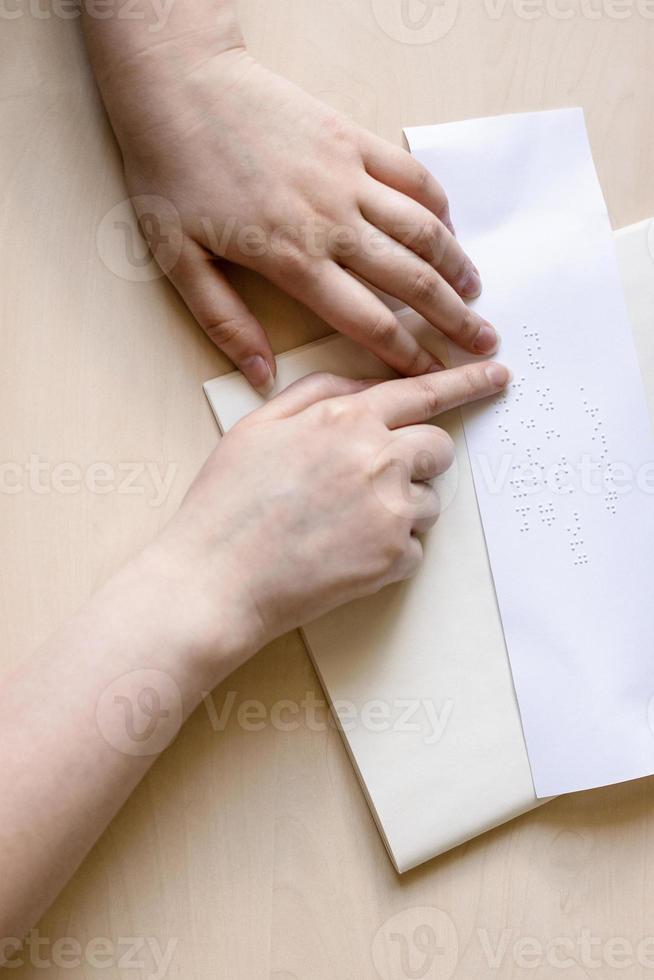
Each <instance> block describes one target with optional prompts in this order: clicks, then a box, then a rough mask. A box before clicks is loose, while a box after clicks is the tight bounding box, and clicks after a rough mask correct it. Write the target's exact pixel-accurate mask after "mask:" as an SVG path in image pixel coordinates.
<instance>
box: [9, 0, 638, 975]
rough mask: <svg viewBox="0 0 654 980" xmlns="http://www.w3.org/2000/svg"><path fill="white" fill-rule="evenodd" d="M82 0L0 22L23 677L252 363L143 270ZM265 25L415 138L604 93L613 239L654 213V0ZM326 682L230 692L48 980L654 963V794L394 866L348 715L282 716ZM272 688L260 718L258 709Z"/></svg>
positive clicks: (382, 124)
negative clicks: (213, 403)
mask: <svg viewBox="0 0 654 980" xmlns="http://www.w3.org/2000/svg"><path fill="white" fill-rule="evenodd" d="M70 9H71V8H70V7H66V6H65V5H63V4H60V5H59V6H58V7H57V8H54V7H49V6H48V5H46V2H45V0H40V2H39V3H37V0H18V2H16V0H12V2H11V3H10V2H9V0H7V2H6V3H4V4H2V10H1V11H0V20H2V30H1V32H0V93H1V98H0V135H1V139H0V145H1V146H2V153H1V160H0V168H1V169H0V173H1V177H2V180H1V183H0V198H1V200H2V209H1V211H0V242H1V247H2V273H3V274H2V287H1V292H0V303H1V311H2V338H3V343H2V357H1V359H0V376H1V378H2V382H1V384H0V415H1V418H2V435H1V437H0V438H1V450H0V462H2V463H3V464H5V465H4V467H3V470H2V473H3V482H2V493H0V540H1V541H2V563H1V564H0V609H1V611H2V626H3V643H2V658H3V663H2V667H3V668H4V669H9V668H11V667H12V666H15V665H18V664H19V663H20V661H21V659H22V658H24V657H26V656H27V655H28V654H29V652H30V650H32V649H33V648H34V646H35V645H36V644H38V643H39V642H40V641H41V640H42V639H44V638H45V637H46V636H47V635H48V634H49V633H50V632H51V631H53V630H54V629H55V627H57V625H58V624H60V623H61V622H62V621H63V620H64V619H65V618H66V617H67V616H68V615H69V614H70V613H72V611H73V610H74V609H76V608H77V607H78V606H79V605H80V604H81V603H82V602H83V601H84V599H85V598H86V597H87V596H88V595H89V594H90V593H91V592H92V591H93V590H94V589H95V588H96V587H97V586H98V584H99V583H101V582H102V581H103V580H104V579H105V578H106V577H107V575H108V574H109V573H110V572H111V571H112V570H113V569H115V568H116V567H117V566H118V565H119V564H120V563H121V562H122V561H123V560H124V559H125V558H126V557H127V556H128V555H130V554H131V553H132V552H133V551H134V550H135V549H136V548H138V546H139V545H140V544H142V543H145V542H146V541H148V540H149V539H150V538H151V537H152V536H153V535H154V534H155V533H156V531H157V529H158V528H160V527H161V526H162V525H163V523H164V522H165V521H166V520H167V518H168V517H169V516H170V515H171V514H172V513H173V511H174V509H175V507H176V505H177V503H178V502H179V500H180V498H181V496H182V494H183V493H184V491H185V489H186V487H187V486H188V484H189V482H190V480H191V479H192V476H193V474H194V473H195V471H196V470H197V469H198V468H199V466H200V464H201V462H202V461H203V459H204V458H205V457H206V455H207V454H208V453H209V451H210V450H211V448H212V446H213V445H214V444H215V442H216V439H217V430H216V426H215V423H214V421H213V419H212V417H211V415H210V411H209V407H208V405H207V404H206V402H205V399H204V396H203V393H202V390H201V383H202V382H203V381H204V380H206V379H208V378H211V377H213V376H216V375H218V374H220V373H222V372H225V371H227V370H229V365H228V363H227V361H226V360H225V358H223V357H222V356H221V355H220V354H219V353H218V352H217V351H216V350H215V349H214V348H213V347H212V345H211V344H210V342H209V341H208V340H207V339H206V338H205V336H204V335H203V334H202V332H201V331H200V329H199V328H197V327H196V326H195V324H194V322H193V321H192V319H191V317H190V315H189V314H188V313H187V312H186V310H185V308H184V306H183V304H182V303H181V302H180V300H179V299H178V298H177V296H176V294H175V292H174V291H173V289H172V288H171V287H170V286H169V285H168V284H167V282H166V281H165V280H164V279H162V278H158V277H156V276H154V275H153V270H152V267H151V266H150V265H149V264H148V262H147V259H146V260H144V261H143V262H140V263H139V262H137V263H136V264H135V263H133V262H132V263H127V265H126V264H125V261H124V260H123V261H122V263H121V257H120V248H119V247H118V245H116V241H113V240H112V239H111V233H112V229H114V230H115V228H116V227H122V226H121V225H120V221H122V220H123V219H126V218H127V217H128V215H129V212H128V210H127V209H126V208H125V207H124V206H121V202H124V200H125V197H126V191H125V188H124V185H123V181H122V176H121V169H120V160H119V155H118V152H117V149H116V146H115V143H114V140H113V136H112V133H111V130H110V128H109V126H108V124H107V121H106V118H105V116H104V113H103V109H102V106H101V104H100V102H99V98H98V95H97V93H96V90H95V88H94V83H93V80H92V78H91V75H90V72H89V68H88V65H87V62H86V57H85V51H84V47H83V44H82V40H81V34H80V25H79V20H78V19H76V18H74V17H72V16H69V14H70ZM241 14H242V22H243V26H244V31H245V35H246V38H247V40H248V43H249V46H250V48H251V50H252V52H253V53H254V54H255V55H256V56H257V57H258V58H260V59H261V60H262V61H263V62H264V63H265V64H267V65H268V66H270V67H272V68H274V69H276V70H278V71H280V72H282V73H284V74H285V75H287V76H288V77H289V78H291V79H293V80H294V81H295V82H297V83H299V84H300V85H301V86H303V87H305V88H306V89H307V90H308V91H310V92H311V93H313V94H314V95H316V96H318V97H319V98H321V99H323V100H325V101H326V102H328V103H329V104H331V105H333V106H335V107H337V108H339V109H340V110H342V111H343V112H345V113H346V114H347V115H349V116H350V117H352V118H353V119H354V120H356V121H357V122H358V123H359V124H361V125H362V126H365V127H368V128H369V129H371V130H373V131H374V132H376V133H378V134H379V135H381V136H383V137H385V138H387V139H389V140H391V141H393V142H396V143H400V142H401V140H402V136H401V127H402V126H403V125H416V124H421V123H434V122H439V121H448V120H455V119H459V118H465V117H471V116H480V115H490V114H496V113H504V112H512V111H521V110H533V109H540V108H556V107H562V106H573V105H581V106H583V108H584V109H585V111H586V115H587V122H588V126H589V130H590V137H591V143H592V146H593V150H594V154H595V159H596V162H597V166H598V169H599V173H600V178H601V181H602V184H603V187H604V190H605V194H606V197H607V201H608V206H609V210H610V214H611V218H612V221H613V224H614V227H616V228H617V227H621V226H623V225H625V224H629V223H631V222H633V221H637V220H639V219H642V218H645V217H648V216H650V215H652V214H654V99H653V98H652V52H653V51H654V3H651V2H650V3H648V2H647V0H640V2H636V0H633V2H630V0H619V2H618V0H547V2H546V0H543V2H542V3H541V2H540V0H521V2H518V0H474V2H473V0H440V2H436V3H435V4H434V2H433V0H432V2H430V3H427V2H426V0H410V2H408V0H407V2H405V3H404V4H402V3H400V0H331V2H327V0H242V3H241ZM481 179H483V174H480V180H481ZM454 219H455V221H456V204H455V203H454ZM123 230H124V231H125V235H127V234H128V232H127V230H125V229H123ZM114 237H115V236H114ZM125 241H127V239H125ZM130 241H131V240H130ZM134 247H135V248H137V247H140V246H138V243H136V244H135V245H134ZM482 272H483V270H482ZM234 281H235V282H236V283H237V284H238V285H239V286H240V288H241V289H242V291H243V295H245V296H246V297H247V299H248V301H249V302H250V303H251V305H252V307H253V308H254V310H255V312H256V313H257V314H258V315H259V317H260V318H261V319H262V321H263V322H264V324H265V325H266V327H267V328H268V329H269V332H270V335H271V337H272V340H273V345H274V348H275V350H276V351H277V352H280V351H283V350H286V349H288V348H290V347H292V346H295V345H297V344H299V343H303V342H306V341H308V340H311V339H314V338H316V337H319V336H321V335H323V334H325V333H327V330H326V328H325V327H324V325H323V324H321V323H320V322H319V321H318V320H317V319H316V318H315V317H314V316H312V315H311V314H309V313H308V312H307V311H306V310H304V309H302V308H301V307H300V306H299V305H297V304H295V303H293V302H292V301H291V300H289V299H288V298H286V297H285V296H283V295H282V294H281V293H279V292H277V291H276V290H274V289H273V288H271V287H270V286H268V285H267V284H266V283H264V282H262V281H259V280H257V279H256V278H255V277H254V276H251V275H250V274H244V273H241V272H238V273H235V275H234ZM6 464H10V465H6ZM64 464H65V465H64ZM99 464H103V465H102V466H101V467H100V468H99V469H98V465H99ZM98 476H102V480H101V481H100V482H101V486H102V492H100V489H99V485H98V479H97V478H98ZM162 481H163V483H164V485H163V487H162ZM307 697H309V698H311V697H315V698H317V699H318V700H322V698H323V695H322V692H321V690H320V686H319V683H318V681H317V678H316V675H315V673H314V671H313V669H312V667H311V665H310V662H309V660H308V658H307V655H306V651H305V649H304V647H303V644H302V641H301V639H300V637H299V635H298V634H293V635H290V636H287V637H285V638H283V639H281V640H279V641H278V642H276V643H274V644H273V645H272V646H270V647H269V648H267V649H266V650H263V651H262V652H261V653H260V654H259V655H258V656H257V657H255V658H254V659H253V660H252V661H251V662H250V663H248V664H247V665H246V666H244V667H243V668H242V669H241V670H239V671H238V672H237V673H236V674H234V675H233V676H232V677H230V678H229V680H228V681H227V682H226V683H225V684H224V685H223V686H222V687H221V688H219V689H218V690H217V691H215V692H214V693H213V695H212V697H211V699H210V700H209V701H208V703H207V704H205V705H203V706H202V707H201V708H200V709H199V710H198V711H197V712H196V714H195V715H194V716H193V717H192V719H191V720H190V722H189V723H188V724H187V725H186V727H185V728H184V729H183V731H182V733H181V734H180V736H179V737H178V739H177V741H176V742H175V744H174V745H173V747H172V748H170V749H169V751H168V752H167V753H166V754H165V755H164V756H163V757H162V758H161V759H160V760H159V762H158V763H157V764H156V765H155V767H154V768H153V770H152V771H151V773H150V774H149V775H148V776H147V778H146V779H145V781H144V782H143V784H142V785H141V786H140V788H139V789H138V790H137V792H136V793H135V794H134V795H133V796H132V798H131V799H130V800H129V802H128V803H127V805H126V806H125V807H124V809H123V810H122V811H121V812H120V814H119V815H118V817H117V818H116V819H115V820H114V822H113V823H112V825H111V826H110V828H109V830H108V831H107V832H106V833H105V835H104V836H103V838H102V839H101V840H100V842H99V843H98V845H97V846H96V847H95V849H94V850H93V852H92V853H91V855H90V856H89V857H88V859H87V860H86V861H85V862H84V864H83V866H82V868H81V869H80V870H79V871H78V873H77V874H76V875H75V877H74V879H73V880H72V881H71V883H70V884H69V886H68V887H67V888H66V889H65V891H64V892H63V894H62V895H61V896H60V897H59V899H58V900H57V901H56V903H55V905H54V906H53V907H52V909H51V910H50V912H49V913H48V914H47V915H46V917H45V918H44V920H43V921H42V922H41V924H40V926H39V931H40V935H41V937H45V938H46V940H47V944H46V945H44V946H43V949H42V956H43V958H45V959H46V960H47V957H48V954H49V953H50V954H52V947H53V945H54V943H55V942H56V940H58V939H63V938H66V939H72V940H74V941H75V942H77V943H79V944H81V947H82V948H83V949H84V950H87V948H88V947H87V944H88V943H90V942H92V941H94V940H97V939H99V938H101V937H105V938H106V939H107V940H108V941H109V942H108V943H107V944H105V946H104V947H103V949H104V954H103V955H98V952H97V950H98V945H97V943H96V945H95V946H92V947H90V952H88V953H85V954H84V956H83V958H82V964H81V965H79V966H74V967H73V966H70V965H66V959H65V955H63V954H62V952H61V951H62V949H64V950H65V949H66V947H62V946H60V947H58V950H59V955H58V960H59V961H60V962H59V965H57V964H56V963H54V961H53V965H51V966H50V967H49V969H50V970H51V975H52V976H55V975H56V976H71V977H72V976H74V977H82V976H84V977H87V978H88V977H94V976H96V975H97V976H102V977H104V978H106V980H109V978H113V977H121V978H126V977H134V976H140V977H154V976H164V975H165V976H167V977H171V978H173V977H179V978H183V980H193V978H198V980H206V978H209V977H212V978H220V980H263V978H269V977H274V978H275V980H374V978H377V977H379V976H381V977H382V980H409V978H416V977H417V978H425V977H426V978H428V980H429V978H436V977H438V978H439V980H449V977H450V976H456V977H461V978H463V977H479V976H483V977H488V976H495V975H496V976H497V977H499V978H502V980H504V978H509V977H520V976H522V975H525V976H531V977H534V978H537V980H543V978H546V977H548V978H549V977H552V976H558V975H560V974H561V973H563V975H564V976H566V977H570V978H574V980H577V978H581V977H582V976H583V977H587V976H592V975H595V976H602V977H608V976H611V975H613V973H614V972H615V973H616V974H617V973H618V972H619V973H620V974H621V976H622V977H625V978H632V977H634V978H635V977H641V976H647V975H649V973H648V971H649V970H651V969H653V968H654V940H652V941H651V942H649V944H648V942H647V940H648V937H650V936H651V935H654V891H653V890H652V889H651V888H650V887H649V885H650V881H651V876H650V866H651V865H652V863H653V862H654V856H653V855H654V781H653V780H643V781H640V782H638V783H632V784H629V785H622V786H617V787H614V788H610V789H606V790H600V791H594V792H591V793H584V794H579V795H575V796H573V797H568V798H565V799H559V800H557V801H555V802H553V803H551V804H549V805H547V806H545V807H543V808H542V809H540V810H537V811H535V812H533V813H531V814H529V815H527V816H525V817H523V818H521V819H519V820H516V821H514V822H513V823H511V824H508V825H506V826H504V827H502V828H500V829H498V830H496V831H494V832H493V833H490V834H487V835H486V836H484V837H482V838H480V839H477V840H475V841H473V842H471V843H469V844H467V845H465V846H463V847H460V848H458V849H457V850H456V851H453V852H451V853H449V854H447V855H445V856H443V857H442V858H440V859H436V860H434V861H432V862H430V863H429V864H427V865H424V866H423V867H421V868H419V869H417V870H415V871H413V872H411V873H409V874H407V875H405V876H402V877H399V876H398V875H397V874H396V873H395V871H394V870H393V868H392V866H391V863H390V861H389V859H388V857H387V854H386V852H385V849H384V846H383V843H382V840H381V838H380V836H379V834H378V832H377V830H376V828H375V825H374V822H373V820H372V818H371V816H370V813H369V811H368V807H367V805H366V802H365V799H364V796H363V793H362V791H361V789H360V787H359V784H358V782H357V779H356V776H355V773H354V771H353V768H352V766H351V764H350V762H349V760H348V758H347V755H346V752H345V749H344V747H343V744H342V742H341V738H340V736H339V734H338V732H337V731H336V730H335V729H334V727H333V725H326V724H322V723H321V724H312V723H310V720H309V716H308V714H307V713H306V712H304V713H302V712H301V713H300V715H299V717H300V723H299V724H298V725H297V726H296V725H293V724H291V725H289V724H287V723H286V724H285V723H284V719H285V720H286V722H287V721H288V718H289V715H288V713H286V714H284V713H283V706H282V707H280V703H281V702H284V701H285V700H289V701H291V702H293V703H294V704H301V703H302V702H303V700H304V699H306V698H307ZM248 701H256V702H261V703H262V704H263V705H264V706H265V707H266V716H265V723H264V724H263V726H262V727H261V730H257V731H252V730H248V729H249V728H251V727H252V726H250V725H246V726H244V725H243V724H242V723H240V721H239V708H242V707H243V705H244V703H245V702H248ZM275 706H277V707H275ZM246 708H247V706H246ZM243 710H246V709H243ZM271 711H272V714H271V713H270V712H271ZM276 712H277V713H276ZM240 717H241V718H242V715H241V716H240ZM280 719H282V720H281V721H280ZM255 727H258V726H255ZM653 872H654V868H653ZM380 936H386V937H387V938H388V937H392V938H391V945H393V944H394V946H393V948H394V949H396V952H397V955H396V957H395V959H394V960H393V961H392V962H391V960H387V961H385V962H384V963H381V962H380V960H379V955H378V952H379V948H380ZM434 939H436V940H437V942H436V945H435V946H434V943H433V941H434ZM70 948H71V949H74V948H75V947H74V946H71V947H70ZM163 951H166V952H165V953H164V952H163ZM160 955H164V956H165V957H166V956H167V959H166V960H165V961H164V963H163V964H162V963H159V957H160ZM73 959H74V956H73V957H69V960H68V964H70V962H71V960H73ZM138 963H140V964H141V966H140V968H139V969H136V967H135V965H134V964H138ZM12 973H13V976H14V978H15V980H23V978H25V977H27V976H32V975H34V976H40V975H42V974H43V967H39V966H38V964H37V963H34V962H29V961H28V962H26V963H25V965H24V966H22V967H20V968H18V969H14V970H13V971H12Z"/></svg>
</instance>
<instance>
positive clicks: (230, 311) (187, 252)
mask: <svg viewBox="0 0 654 980" xmlns="http://www.w3.org/2000/svg"><path fill="white" fill-rule="evenodd" d="M168 278H169V279H170V281H171V282H172V283H173V285H174V286H175V287H176V289H177V290H178V292H179V293H180V295H181V297H182V299H183V300H184V301H185V303H186V305H187V306H188V308H189V310H190V311H191V313H192V314H193V316H194V317H195V319H196V320H197V321H198V323H199V324H200V326H201V327H202V329H203V330H204V331H205V333H206V334H207V336H208V337H209V338H210V339H211V340H212V341H213V342H214V344H215V345H216V347H218V348H220V350H221V351H223V353H224V354H226V355H227V357H229V359H230V360H231V361H233V363H234V364H235V365H236V367H237V368H239V370H241V371H242V372H243V374H244V375H245V377H246V378H247V380H248V381H249V382H250V384H251V385H252V387H253V388H255V389H256V390H257V391H258V392H260V393H261V394H263V395H267V394H269V392H270V391H271V390H272V387H273V385H274V383H275V376H276V374H277V368H276V365H275V357H274V354H273V352H272V349H271V347H270V343H269V341H268V337H267V336H266V332H265V331H264V329H263V327H262V326H261V324H260V323H259V321H258V320H257V319H256V318H255V317H254V316H253V315H252V314H251V313H250V311H249V310H248V308H247V306H246V305H245V303H244V302H243V300H242V299H241V297H240V296H239V295H238V293H237V292H236V290H235V289H234V287H233V286H232V285H231V283H230V282H229V280H228V279H227V277H226V276H225V274H224V273H223V272H221V271H220V269H219V268H218V267H217V266H216V263H215V260H214V259H213V257H212V256H211V255H210V254H209V253H208V252H207V251H206V250H205V249H204V248H202V246H201V245H198V244H197V242H194V241H192V240H191V239H190V238H185V239H184V247H183V249H182V254H181V255H180V257H179V259H178V261H177V262H176V264H175V266H174V268H173V269H171V270H170V271H169V272H168Z"/></svg>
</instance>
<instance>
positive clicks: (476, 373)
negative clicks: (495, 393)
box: [463, 364, 486, 395]
mask: <svg viewBox="0 0 654 980" xmlns="http://www.w3.org/2000/svg"><path fill="white" fill-rule="evenodd" d="M463 381H464V386H465V388H466V390H467V392H468V393H469V394H470V395H477V394H481V393H482V392H484V391H485V389H486V385H485V382H484V377H483V375H482V372H481V370H480V367H479V365H476V364H468V365H467V366H466V367H465V368H464V369H463Z"/></svg>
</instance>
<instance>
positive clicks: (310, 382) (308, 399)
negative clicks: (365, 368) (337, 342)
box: [253, 372, 380, 421]
mask: <svg viewBox="0 0 654 980" xmlns="http://www.w3.org/2000/svg"><path fill="white" fill-rule="evenodd" d="M379 383H380V381H379V380H378V379H377V378H374V379H367V380H363V381H356V380H354V379H353V378H342V377H340V375H338V374H329V373H327V372H318V373H316V374H308V375H307V376H306V377H304V378H300V380H299V381H294V382H293V384H291V385H289V386H288V388H286V389H285V390H284V391H282V392H281V394H279V395H277V396H276V397H275V398H272V399H271V400H270V401H269V402H267V403H266V404H265V405H264V406H263V407H262V408H260V409H257V411H256V412H254V413H253V416H256V420H257V421H267V420H271V419H283V418H288V417H289V416H291V415H297V414H298V413H299V412H302V411H304V409H305V408H309V407H310V406H311V405H315V403H316V402H320V401H324V400H325V399H326V398H338V397H339V396H343V395H356V394H357V393H358V392H360V391H365V390H366V389H367V388H371V387H372V386H373V385H376V384H379Z"/></svg>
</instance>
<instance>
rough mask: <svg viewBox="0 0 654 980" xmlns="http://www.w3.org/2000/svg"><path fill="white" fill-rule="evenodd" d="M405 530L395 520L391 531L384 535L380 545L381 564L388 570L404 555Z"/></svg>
mask: <svg viewBox="0 0 654 980" xmlns="http://www.w3.org/2000/svg"><path fill="white" fill-rule="evenodd" d="M406 550H407V532H406V529H405V527H404V524H403V523H402V524H401V523H400V521H399V520H398V521H396V523H395V526H394V528H393V531H392V532H391V533H388V534H387V535H386V536H385V539H384V543H383V546H382V555H383V564H384V568H385V569H386V570H387V571H390V570H391V569H392V568H394V567H395V566H396V565H397V564H398V563H400V562H402V561H403V560H404V558H405V556H406Z"/></svg>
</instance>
